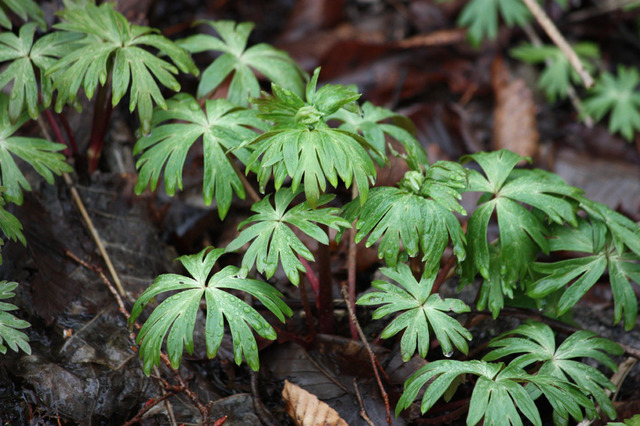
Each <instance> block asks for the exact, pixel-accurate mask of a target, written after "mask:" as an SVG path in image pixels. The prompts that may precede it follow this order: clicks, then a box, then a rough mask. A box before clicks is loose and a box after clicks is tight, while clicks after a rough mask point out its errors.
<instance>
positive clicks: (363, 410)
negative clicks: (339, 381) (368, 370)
mask: <svg viewBox="0 0 640 426" xmlns="http://www.w3.org/2000/svg"><path fill="white" fill-rule="evenodd" d="M353 388H354V389H355V390H356V396H357V397H358V403H359V404H360V417H362V418H363V419H364V421H365V422H367V424H368V425H369V426H375V425H374V424H373V422H372V421H371V419H370V418H369V416H368V415H367V411H366V410H365V409H364V403H363V402H362V396H360V389H358V381H357V380H356V378H355V377H354V378H353Z"/></svg>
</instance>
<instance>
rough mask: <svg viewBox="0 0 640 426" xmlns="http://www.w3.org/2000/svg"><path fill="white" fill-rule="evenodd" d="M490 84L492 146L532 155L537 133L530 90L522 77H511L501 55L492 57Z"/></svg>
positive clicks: (534, 109) (527, 155) (536, 148)
mask: <svg viewBox="0 0 640 426" xmlns="http://www.w3.org/2000/svg"><path fill="white" fill-rule="evenodd" d="M491 84H492V86H493V92H494V95H495V98H496V104H495V110H494V116H493V140H492V143H493V149H495V150H499V149H508V150H511V151H513V152H515V153H516V154H520V155H521V156H523V157H533V156H535V154H536V152H537V151H538V138H539V134H538V124H537V121H536V107H535V104H534V102H533V95H532V93H531V90H530V89H529V87H527V84H526V83H525V81H524V80H522V79H520V78H517V79H513V80H512V79H511V75H510V73H509V69H508V68H507V66H506V65H505V64H504V63H503V61H502V58H501V57H498V58H496V59H495V60H494V61H493V66H492V69H491Z"/></svg>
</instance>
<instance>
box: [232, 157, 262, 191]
mask: <svg viewBox="0 0 640 426" xmlns="http://www.w3.org/2000/svg"><path fill="white" fill-rule="evenodd" d="M226 156H227V161H229V164H231V167H232V168H233V171H234V172H236V175H237V176H238V179H240V182H242V186H243V187H244V190H245V191H246V192H247V194H249V198H251V199H252V200H253V202H254V203H257V202H258V201H261V200H262V197H260V194H258V193H257V192H256V190H255V189H253V186H251V183H249V181H248V180H247V177H246V176H245V174H244V173H242V172H241V171H240V169H239V168H238V165H237V164H236V162H235V160H234V159H233V157H231V155H230V154H229V153H227V154H226Z"/></svg>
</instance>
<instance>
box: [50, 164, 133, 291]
mask: <svg viewBox="0 0 640 426" xmlns="http://www.w3.org/2000/svg"><path fill="white" fill-rule="evenodd" d="M62 177H64V181H65V183H66V184H67V185H68V186H69V191H71V197H72V198H73V201H74V202H75V203H76V207H78V210H79V211H80V215H81V216H82V219H84V222H85V224H86V225H87V228H88V229H89V233H90V234H91V237H92V238H93V241H94V242H95V244H96V246H97V247H98V251H99V252H100V256H102V259H103V260H104V263H105V265H107V270H108V271H109V274H110V275H111V278H112V279H113V283H114V284H115V285H116V288H117V289H118V293H119V294H120V296H122V297H127V293H126V292H125V291H124V287H123V286H122V282H121V281H120V277H119V276H118V272H116V268H115V267H114V266H113V263H112V262H111V258H110V257H109V254H108V253H107V250H106V249H105V248H104V244H102V239H101V238H100V235H99V234H98V230H97V229H96V227H95V226H94V225H93V221H92V220H91V218H90V217H89V213H88V212H87V209H86V208H85V206H84V203H83V202H82V198H80V194H79V193H78V190H77V189H76V187H75V185H74V183H73V180H72V179H71V176H69V174H68V173H62Z"/></svg>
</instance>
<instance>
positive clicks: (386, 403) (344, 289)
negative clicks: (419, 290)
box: [340, 285, 393, 425]
mask: <svg viewBox="0 0 640 426" xmlns="http://www.w3.org/2000/svg"><path fill="white" fill-rule="evenodd" d="M340 290H341V291H342V297H343V298H344V301H345V303H346V304H347V309H348V310H349V318H350V319H351V322H353V323H354V324H355V326H356V329H357V330H358V336H360V340H361V341H362V344H363V345H364V347H365V349H366V350H367V353H368V354H369V360H370V361H371V367H373V374H374V375H375V377H376V381H377V382H378V387H379V388H380V394H381V395H382V399H383V400H384V408H385V410H386V411H387V423H388V424H389V425H391V424H393V423H392V422H391V407H390V405H389V395H388V394H387V391H386V390H385V389H384V386H383V385H382V380H380V374H378V367H379V366H380V364H379V363H378V362H377V358H376V356H375V355H374V354H373V351H372V350H371V346H369V342H367V338H366V336H365V335H364V332H363V331H362V328H361V327H360V324H359V323H358V318H357V317H356V313H355V311H354V310H353V309H352V308H351V304H350V303H349V291H348V290H347V287H346V286H345V285H342V286H341V289H340ZM380 370H382V368H380Z"/></svg>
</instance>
